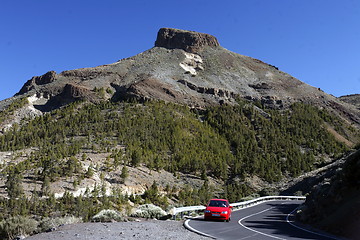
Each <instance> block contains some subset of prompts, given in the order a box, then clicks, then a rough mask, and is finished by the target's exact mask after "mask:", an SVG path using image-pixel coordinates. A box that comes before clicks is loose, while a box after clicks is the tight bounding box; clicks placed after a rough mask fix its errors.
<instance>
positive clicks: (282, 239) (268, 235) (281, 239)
mask: <svg viewBox="0 0 360 240" xmlns="http://www.w3.org/2000/svg"><path fill="white" fill-rule="evenodd" d="M273 208H275V207H271V208H267V209H265V210H262V211H260V212H257V213H253V214H251V215H249V216H246V217H243V218H242V219H240V220H239V221H238V223H239V224H240V226H242V227H243V228H245V229H247V230H250V231H252V232H255V233H258V234H261V235H264V236H267V237H270V238H274V239H280V240H286V239H285V238H280V237H276V236H273V235H270V234H266V233H263V232H259V231H257V230H254V229H252V228H249V227H246V226H245V225H244V224H242V223H241V221H243V220H245V219H247V218H249V217H252V216H255V215H258V214H261V213H263V212H267V211H269V210H271V209H273Z"/></svg>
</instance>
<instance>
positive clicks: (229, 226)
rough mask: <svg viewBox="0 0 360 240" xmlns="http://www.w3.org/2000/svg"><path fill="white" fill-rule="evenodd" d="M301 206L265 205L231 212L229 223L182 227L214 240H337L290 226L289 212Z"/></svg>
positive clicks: (199, 220)
mask: <svg viewBox="0 0 360 240" xmlns="http://www.w3.org/2000/svg"><path fill="white" fill-rule="evenodd" d="M301 203H302V201H269V202H265V203H262V204H259V205H256V206H252V207H249V208H245V209H241V210H238V211H234V212H233V213H232V216H231V221H230V222H220V221H205V220H204V219H203V218H197V219H192V220H189V221H187V223H186V224H187V226H188V228H191V229H192V230H194V231H198V232H200V233H203V234H205V235H208V236H210V237H213V238H216V239H246V240H270V239H281V240H282V239H286V240H304V239H314V240H315V239H319V240H328V239H338V238H335V237H333V236H330V235H326V234H319V233H314V232H311V231H309V230H306V229H301V228H299V227H297V226H294V224H293V223H292V221H293V220H292V218H293V217H292V215H291V212H292V211H294V210H295V209H296V208H297V207H298V206H299V204H301Z"/></svg>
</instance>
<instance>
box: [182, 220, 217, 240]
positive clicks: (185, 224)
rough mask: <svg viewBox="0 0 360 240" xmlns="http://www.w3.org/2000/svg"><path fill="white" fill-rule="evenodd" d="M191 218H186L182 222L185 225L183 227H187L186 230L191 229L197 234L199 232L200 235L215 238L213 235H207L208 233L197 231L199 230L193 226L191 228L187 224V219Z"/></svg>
mask: <svg viewBox="0 0 360 240" xmlns="http://www.w3.org/2000/svg"><path fill="white" fill-rule="evenodd" d="M190 220H191V219H188V220H186V221H185V222H184V226H185V228H187V229H188V230H190V231H192V232H195V233H197V234H200V235H202V236H205V237H208V238H212V239H216V237H214V236H211V235H209V234H207V233H203V232H201V231H199V230H196V229H195V228H192V227H191V226H190V225H189V221H190Z"/></svg>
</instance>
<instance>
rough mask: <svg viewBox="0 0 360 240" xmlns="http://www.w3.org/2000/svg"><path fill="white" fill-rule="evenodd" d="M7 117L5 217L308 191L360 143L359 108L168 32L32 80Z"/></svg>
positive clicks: (5, 107)
mask: <svg viewBox="0 0 360 240" xmlns="http://www.w3.org/2000/svg"><path fill="white" fill-rule="evenodd" d="M0 109H1V112H0V167H1V168H0V177H1V178H0V208H1V209H2V211H1V213H0V220H2V219H7V218H8V217H9V216H17V215H28V216H41V217H47V216H50V217H54V216H58V215H75V216H78V217H81V218H83V219H84V220H90V219H91V218H92V216H94V215H95V214H96V213H97V212H98V211H99V210H101V209H106V208H111V209H117V210H119V211H122V212H123V213H128V212H129V211H130V210H129V209H131V208H132V206H133V205H134V204H135V205H137V204H142V203H149V202H152V203H155V204H157V205H159V206H162V207H163V208H169V209H170V208H171V207H172V206H180V205H198V204H203V203H205V202H206V201H207V199H208V198H210V197H225V198H228V199H229V200H230V201H231V202H235V201H239V200H240V199H241V198H243V197H245V196H248V195H251V194H269V193H270V192H271V193H275V194H278V193H279V192H283V193H285V192H286V193H289V194H295V193H296V194H306V193H308V192H309V191H310V190H311V187H312V186H310V185H309V184H306V181H308V182H307V183H314V184H316V183H318V182H320V181H321V179H322V177H319V178H317V174H318V173H319V172H321V171H327V170H328V169H329V172H330V171H332V170H333V168H334V166H337V165H336V164H338V162H339V159H341V158H342V157H343V156H344V155H346V154H347V153H348V152H351V151H354V148H356V147H358V144H359V142H360V132H359V127H360V114H359V111H360V110H359V109H358V107H357V106H356V104H354V101H348V100H346V99H345V98H343V99H341V98H340V99H339V98H336V97H334V96H332V95H329V94H327V93H325V92H323V91H321V90H320V89H318V88H314V87H312V86H309V85H307V84H305V83H303V82H301V81H300V80H298V79H296V78H294V77H292V76H290V75H289V74H287V73H284V72H282V71H280V70H279V69H278V68H277V67H275V66H272V65H270V64H267V63H264V62H262V61H260V60H257V59H254V58H251V57H247V56H243V55H240V54H237V53H233V52H231V51H229V50H227V49H225V48H223V47H221V46H220V44H219V42H218V40H217V39H216V38H215V37H214V36H211V35H209V34H204V33H197V32H192V31H184V30H178V29H170V28H162V29H160V30H159V32H158V35H157V39H156V41H155V46H154V47H153V48H151V49H149V50H147V51H145V52H143V53H140V54H138V55H136V56H133V57H130V58H126V59H122V60H120V61H118V62H116V63H113V64H108V65H102V66H98V67H93V68H83V69H75V70H68V71H64V72H61V73H59V74H58V73H56V72H54V71H49V72H47V73H45V74H44V75H42V76H35V77H32V78H31V79H30V80H28V81H27V82H26V83H25V84H24V86H23V87H22V88H21V89H20V91H19V92H18V93H17V94H16V95H15V96H14V97H12V98H9V99H5V100H3V101H1V102H0ZM330 174H331V172H330ZM304 176H306V178H304ZM302 179H305V180H304V181H302ZM4 221H5V220H4ZM0 227H1V224H0ZM0 230H1V229H0ZM0 232H1V231H0ZM0 236H1V233H0Z"/></svg>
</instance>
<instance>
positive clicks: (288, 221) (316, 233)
mask: <svg viewBox="0 0 360 240" xmlns="http://www.w3.org/2000/svg"><path fill="white" fill-rule="evenodd" d="M298 208H299V207H297V208H295V209H294V210H293V211H292V212H291V213H289V214H288V215H287V216H286V222H287V223H289V224H290V225H291V226H293V227H295V228H297V229H300V230H302V231H305V232H309V233H312V234H315V235H318V236H322V237H327V238H330V239H335V240H340V238H336V237H334V236H329V235H326V234H322V233H318V232H313V231H311V230H308V229H305V228H302V227H299V226H297V225H295V224H294V223H292V222H290V220H289V217H290V215H291V214H293V213H294V212H295V211H296V210H297V209H298Z"/></svg>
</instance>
